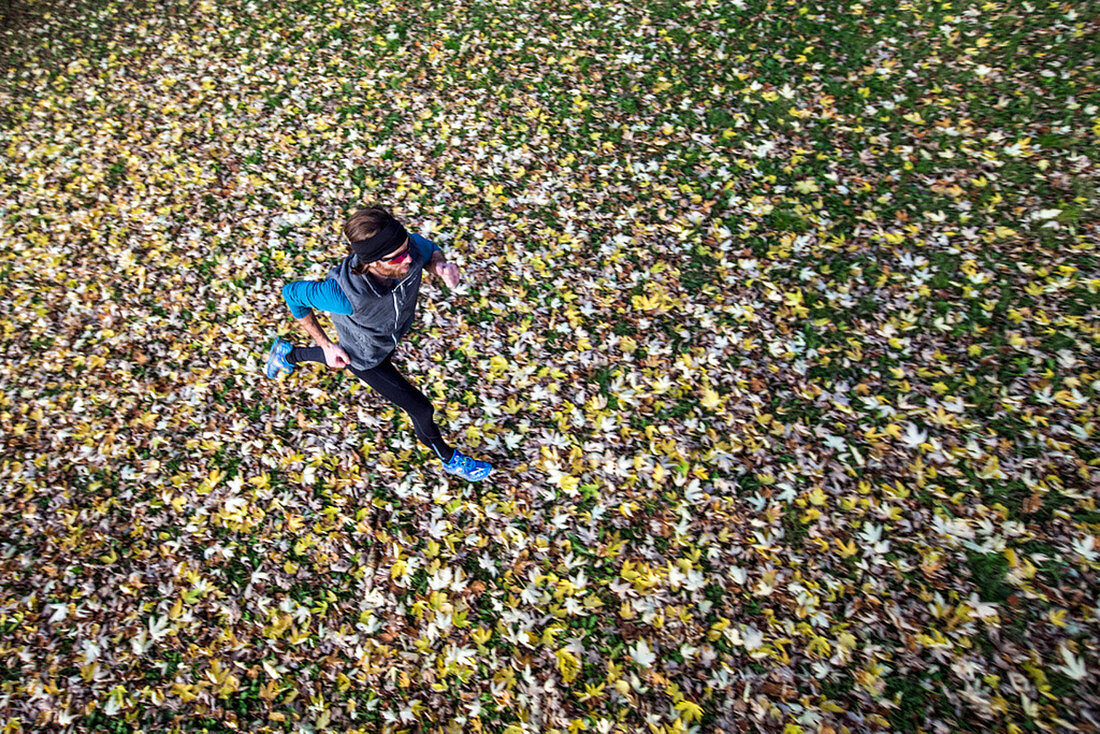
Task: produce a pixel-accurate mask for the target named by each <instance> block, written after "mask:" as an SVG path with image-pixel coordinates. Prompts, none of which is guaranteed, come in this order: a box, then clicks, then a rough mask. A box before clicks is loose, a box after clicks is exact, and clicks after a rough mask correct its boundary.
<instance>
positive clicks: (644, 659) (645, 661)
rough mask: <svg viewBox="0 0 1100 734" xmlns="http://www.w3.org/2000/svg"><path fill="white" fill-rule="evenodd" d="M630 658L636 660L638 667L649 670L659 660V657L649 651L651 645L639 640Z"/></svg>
mask: <svg viewBox="0 0 1100 734" xmlns="http://www.w3.org/2000/svg"><path fill="white" fill-rule="evenodd" d="M629 650H630V657H632V658H633V659H634V662H636V663H637V664H638V665H641V666H642V667H643V668H648V667H649V666H650V665H652V664H653V661H654V660H656V659H657V656H656V655H655V654H654V653H653V651H652V650H650V649H649V645H648V644H647V643H646V641H645V640H638V642H637V643H636V644H635V645H634V646H633V647H631V648H629Z"/></svg>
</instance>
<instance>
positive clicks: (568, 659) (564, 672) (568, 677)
mask: <svg viewBox="0 0 1100 734" xmlns="http://www.w3.org/2000/svg"><path fill="white" fill-rule="evenodd" d="M557 658H558V672H560V673H561V679H562V680H563V681H565V682H566V683H572V682H573V680H574V679H575V678H576V677H577V674H578V673H580V672H581V661H580V660H578V659H577V656H576V655H574V654H573V653H571V652H569V650H567V649H565V648H564V647H563V648H562V649H560V650H558V652H557Z"/></svg>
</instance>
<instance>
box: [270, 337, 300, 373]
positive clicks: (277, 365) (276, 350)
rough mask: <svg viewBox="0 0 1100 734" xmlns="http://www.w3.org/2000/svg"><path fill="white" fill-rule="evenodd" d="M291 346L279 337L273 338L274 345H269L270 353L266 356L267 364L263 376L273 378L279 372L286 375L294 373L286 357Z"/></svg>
mask: <svg viewBox="0 0 1100 734" xmlns="http://www.w3.org/2000/svg"><path fill="white" fill-rule="evenodd" d="M293 348H294V347H293V345H291V343H290V342H288V341H287V340H286V339H284V338H282V337H281V336H277V337H275V343H274V344H272V345H271V351H270V352H268V355H267V364H266V365H264V374H265V375H267V376H268V377H275V376H276V375H278V374H279V372H280V371H282V372H286V373H287V374H288V375H289V374H290V373H291V372H293V371H294V365H292V364H291V363H290V362H288V361H287V359H286V355H288V354H290V350H291V349H293Z"/></svg>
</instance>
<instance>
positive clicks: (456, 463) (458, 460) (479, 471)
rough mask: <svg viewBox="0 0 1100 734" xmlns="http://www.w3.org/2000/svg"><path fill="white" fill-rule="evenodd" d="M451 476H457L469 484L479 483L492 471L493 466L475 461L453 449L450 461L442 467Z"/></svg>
mask: <svg viewBox="0 0 1100 734" xmlns="http://www.w3.org/2000/svg"><path fill="white" fill-rule="evenodd" d="M443 468H444V469H446V470H447V471H448V472H450V473H451V474H457V475H458V476H460V477H462V478H463V479H467V480H469V481H471V482H480V481H481V480H482V479H484V478H485V477H487V476H489V474H491V473H492V471H493V465H492V464H489V463H487V462H484V461H478V460H477V459H471V458H470V457H469V456H466V454H464V453H462V452H461V451H459V450H458V449H455V453H454V456H452V457H451V460H450V461H448V462H447V463H445V464H444V465H443Z"/></svg>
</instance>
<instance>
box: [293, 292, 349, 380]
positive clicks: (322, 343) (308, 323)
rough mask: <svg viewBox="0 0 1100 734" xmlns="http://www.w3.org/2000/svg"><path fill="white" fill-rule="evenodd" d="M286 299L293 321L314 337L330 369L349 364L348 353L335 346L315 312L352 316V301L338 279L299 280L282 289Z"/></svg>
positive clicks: (337, 345)
mask: <svg viewBox="0 0 1100 734" xmlns="http://www.w3.org/2000/svg"><path fill="white" fill-rule="evenodd" d="M283 300H284V301H286V304H287V306H289V307H290V313H291V315H292V316H293V317H294V320H295V321H297V322H298V324H299V325H301V327H302V328H303V329H304V330H305V332H306V333H307V334H309V335H310V336H311V337H312V338H313V342H314V343H315V344H316V345H317V346H319V347H321V349H322V350H323V351H324V353H325V361H326V362H327V363H328V366H329V367H332V368H333V369H340V368H341V367H346V366H347V365H348V364H349V360H348V354H347V352H345V351H344V349H343V348H342V347H341V346H340V345H339V344H334V343H333V342H332V341H331V340H330V339H329V338H328V335H327V334H325V330H324V329H323V328H321V324H320V323H318V322H317V317H316V316H315V315H314V313H313V309H315V308H316V309H320V310H322V311H328V312H329V313H339V314H345V315H347V314H350V313H351V312H352V307H351V301H349V300H348V298H347V296H345V295H344V292H343V290H341V289H340V284H339V283H337V282H336V281H335V280H331V279H330V280H322V281H316V280H299V281H295V282H293V283H287V284H286V285H285V286H283Z"/></svg>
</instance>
